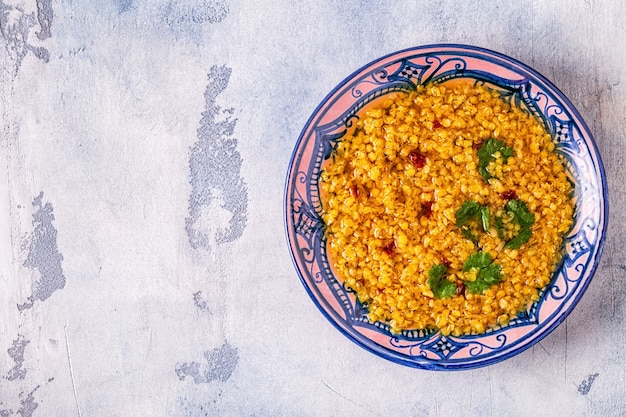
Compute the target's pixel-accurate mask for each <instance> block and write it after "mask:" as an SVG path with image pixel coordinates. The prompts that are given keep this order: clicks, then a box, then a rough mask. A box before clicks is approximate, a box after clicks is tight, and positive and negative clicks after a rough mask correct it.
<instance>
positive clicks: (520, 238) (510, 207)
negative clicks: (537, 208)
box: [495, 200, 535, 249]
mask: <svg viewBox="0 0 626 417" xmlns="http://www.w3.org/2000/svg"><path fill="white" fill-rule="evenodd" d="M505 210H506V211H507V212H509V213H512V214H513V220H512V221H513V222H514V223H516V224H518V225H520V227H521V228H520V230H519V232H518V233H517V235H515V236H514V237H513V238H512V239H511V240H509V241H508V242H506V243H505V245H504V247H505V248H507V249H519V248H520V247H521V246H522V245H523V244H524V243H526V242H528V240H529V239H530V237H531V235H532V231H531V230H530V227H531V226H532V225H533V223H535V215H534V214H533V213H531V212H530V210H528V207H527V206H526V203H524V202H523V201H520V200H510V201H509V202H508V203H507V204H506V206H505ZM495 226H496V230H497V231H498V236H500V238H501V239H502V238H504V224H503V222H502V218H501V217H498V218H496V221H495Z"/></svg>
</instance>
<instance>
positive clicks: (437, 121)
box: [433, 119, 443, 129]
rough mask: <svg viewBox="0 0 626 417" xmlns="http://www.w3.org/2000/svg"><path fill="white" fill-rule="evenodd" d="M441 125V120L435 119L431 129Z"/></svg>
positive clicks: (438, 127) (439, 127)
mask: <svg viewBox="0 0 626 417" xmlns="http://www.w3.org/2000/svg"><path fill="white" fill-rule="evenodd" d="M442 127H443V125H442V124H441V122H440V121H439V120H437V119H435V121H434V122H433V129H441V128H442Z"/></svg>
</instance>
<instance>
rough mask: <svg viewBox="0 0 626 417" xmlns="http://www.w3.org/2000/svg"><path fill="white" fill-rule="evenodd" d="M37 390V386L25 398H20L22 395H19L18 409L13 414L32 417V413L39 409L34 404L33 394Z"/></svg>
mask: <svg viewBox="0 0 626 417" xmlns="http://www.w3.org/2000/svg"><path fill="white" fill-rule="evenodd" d="M38 389H39V385H37V386H36V387H35V389H33V390H32V391H31V392H29V393H28V395H27V396H26V398H22V397H23V396H24V393H23V392H22V393H20V408H19V409H18V410H17V412H16V413H15V414H19V415H21V416H22V417H32V416H33V413H34V412H35V410H36V409H37V407H39V404H38V403H37V402H35V397H34V396H33V394H34V393H35V391H37V390H38Z"/></svg>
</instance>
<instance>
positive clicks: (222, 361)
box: [176, 343, 239, 384]
mask: <svg viewBox="0 0 626 417" xmlns="http://www.w3.org/2000/svg"><path fill="white" fill-rule="evenodd" d="M204 359H205V361H206V364H205V363H202V364H201V363H198V362H185V363H183V364H180V365H177V366H176V375H177V376H178V379H180V380H181V381H184V380H185V378H186V377H191V378H193V382H194V383H196V384H206V383H209V382H212V381H222V382H226V381H227V380H228V379H229V378H230V376H231V375H232V374H233V372H234V371H235V369H236V368H237V364H238V363H239V354H238V353H237V348H236V347H232V346H231V345H230V344H228V343H224V344H223V345H222V346H220V347H219V348H216V349H213V350H211V351H206V352H205V353H204Z"/></svg>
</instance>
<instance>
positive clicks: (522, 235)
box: [504, 227, 533, 249]
mask: <svg viewBox="0 0 626 417" xmlns="http://www.w3.org/2000/svg"><path fill="white" fill-rule="evenodd" d="M532 234H533V232H532V231H531V230H530V228H528V227H524V228H522V229H520V231H519V232H518V233H517V235H515V237H514V238H513V239H511V240H509V241H508V242H506V243H505V244H504V247H505V248H507V249H519V248H521V247H522V245H523V244H524V243H526V242H528V241H529V240H530V236H531V235H532Z"/></svg>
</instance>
